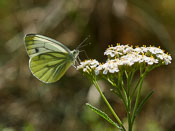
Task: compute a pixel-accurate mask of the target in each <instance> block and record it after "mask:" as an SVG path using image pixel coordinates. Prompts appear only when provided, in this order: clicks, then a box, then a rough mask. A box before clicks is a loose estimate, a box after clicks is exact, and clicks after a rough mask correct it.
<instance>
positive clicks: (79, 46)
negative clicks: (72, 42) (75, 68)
mask: <svg viewBox="0 0 175 131" xmlns="http://www.w3.org/2000/svg"><path fill="white" fill-rule="evenodd" d="M89 38H90V35H89V36H88V37H86V38H85V39H84V40H83V41H82V42H81V43H80V44H79V45H78V47H77V48H76V49H77V50H78V49H80V48H81V47H84V46H87V45H89V43H88V44H85V45H83V44H84V43H85V42H86V41H87V40H88V39H89Z"/></svg>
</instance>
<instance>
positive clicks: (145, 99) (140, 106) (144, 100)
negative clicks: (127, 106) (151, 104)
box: [136, 91, 154, 114]
mask: <svg viewBox="0 0 175 131" xmlns="http://www.w3.org/2000/svg"><path fill="white" fill-rule="evenodd" d="M153 93H154V91H151V92H150V93H148V95H147V96H146V97H145V98H144V99H143V100H142V102H141V103H140V105H139V106H138V108H137V113H139V112H140V111H141V109H142V107H143V105H144V104H145V102H146V101H147V100H148V99H149V98H150V97H151V96H152V94H153ZM137 113H136V114H137Z"/></svg>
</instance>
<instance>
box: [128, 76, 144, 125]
mask: <svg viewBox="0 0 175 131" xmlns="http://www.w3.org/2000/svg"><path fill="white" fill-rule="evenodd" d="M145 75H146V73H143V74H142V75H141V76H140V77H141V79H140V81H139V88H138V92H137V96H136V102H135V105H134V110H133V114H132V119H131V122H132V125H133V124H134V120H135V117H136V111H137V108H138V103H139V99H140V94H141V89H142V83H143V79H144V77H145Z"/></svg>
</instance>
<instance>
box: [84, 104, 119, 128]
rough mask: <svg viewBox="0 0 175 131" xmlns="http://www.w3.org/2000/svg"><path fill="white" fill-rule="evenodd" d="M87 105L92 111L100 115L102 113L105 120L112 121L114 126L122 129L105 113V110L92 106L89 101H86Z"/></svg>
mask: <svg viewBox="0 0 175 131" xmlns="http://www.w3.org/2000/svg"><path fill="white" fill-rule="evenodd" d="M86 106H88V107H89V108H90V109H91V110H92V111H94V112H95V113H97V114H98V115H100V116H101V117H103V118H104V119H105V120H107V121H108V122H109V123H111V124H112V125H113V126H115V127H117V128H119V129H120V127H119V126H118V124H117V123H115V122H114V121H113V120H112V119H111V118H109V116H108V115H107V114H106V113H104V112H103V111H101V110H100V109H97V108H96V107H94V106H92V105H91V104H89V103H86Z"/></svg>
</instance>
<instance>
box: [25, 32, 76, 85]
mask: <svg viewBox="0 0 175 131" xmlns="http://www.w3.org/2000/svg"><path fill="white" fill-rule="evenodd" d="M25 46H26V50H27V53H28V55H29V57H30V60H29V66H30V70H31V72H32V73H33V75H34V76H35V77H36V78H38V79H39V80H41V81H42V82H44V83H53V82H55V81H57V80H59V79H60V78H61V77H62V76H63V75H64V73H65V72H66V71H67V69H68V68H69V67H70V66H71V64H72V62H73V57H72V54H71V51H70V50H69V49H68V48H67V47H65V46H64V45H62V44H61V43H59V42H57V41H55V40H53V39H50V38H48V37H45V36H41V35H34V34H29V35H26V37H25Z"/></svg>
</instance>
